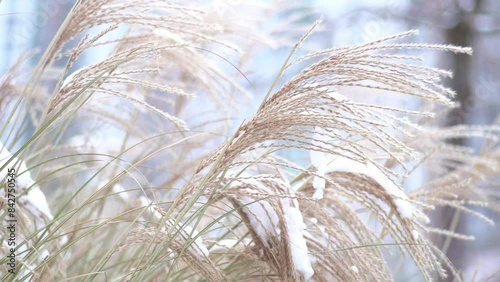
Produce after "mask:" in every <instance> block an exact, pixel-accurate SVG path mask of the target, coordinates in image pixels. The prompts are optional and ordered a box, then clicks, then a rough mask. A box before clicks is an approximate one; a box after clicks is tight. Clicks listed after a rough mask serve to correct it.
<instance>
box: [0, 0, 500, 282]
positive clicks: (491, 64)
mask: <svg viewBox="0 0 500 282" xmlns="http://www.w3.org/2000/svg"><path fill="white" fill-rule="evenodd" d="M200 2H204V3H205V4H207V3H209V2H208V1H200ZM240 2H241V1H238V0H236V1H226V3H224V5H233V6H237V5H239V4H240ZM73 3H74V1H72V0H23V1H10V0H3V1H0V38H1V40H0V62H1V64H0V73H3V72H4V71H5V70H6V69H7V68H8V67H9V66H10V65H12V64H14V63H15V62H16V60H17V58H18V57H19V56H20V55H21V54H22V52H23V51H25V50H28V49H34V48H38V49H39V50H41V51H43V50H44V48H45V47H46V46H47V45H48V44H49V42H50V40H51V38H52V37H53V35H54V34H55V33H56V31H57V29H58V27H59V25H60V24H61V22H62V21H63V20H64V18H65V16H66V14H67V12H68V11H69V9H70V8H71V7H72V5H73ZM287 4H288V3H286V2H283V3H282V5H287ZM294 5H296V6H297V7H296V8H295V9H303V10H304V11H305V12H306V13H307V15H308V16H307V17H305V18H304V19H303V20H302V21H303V24H304V25H305V26H310V25H311V24H312V23H313V22H314V21H315V20H316V19H318V18H319V17H321V16H322V17H323V19H324V21H323V24H322V25H321V28H320V30H319V31H318V32H317V33H315V34H314V35H313V36H311V38H309V39H308V41H309V45H308V46H310V47H314V48H316V49H319V48H331V47H339V46H344V45H349V44H357V43H363V42H367V41H371V40H375V39H380V38H383V37H387V36H390V35H393V34H395V33H399V32H403V31H406V30H409V29H418V30H419V35H418V36H416V37H413V38H412V40H413V41H414V42H426V43H436V44H454V45H459V46H471V47H473V49H474V55H473V56H472V57H470V56H466V55H456V54H452V53H437V52H428V53H426V52H425V51H423V52H422V53H420V54H419V55H421V56H422V57H424V59H425V61H426V64H428V65H432V66H436V67H440V68H443V69H448V70H451V71H453V73H454V77H453V79H451V80H447V81H446V82H445V83H447V84H448V85H447V86H448V87H450V88H453V89H454V90H455V91H456V92H457V94H458V95H457V100H458V101H460V103H461V106H460V107H458V108H456V109H455V110H453V111H452V112H451V113H450V114H448V115H447V117H446V118H445V119H443V120H442V124H443V125H456V124H463V123H465V124H471V125H479V124H491V123H493V122H494V121H495V119H496V118H497V116H498V114H499V113H500V110H499V109H500V93H499V91H500V90H499V86H500V75H499V74H500V65H499V64H498V61H499V57H500V52H498V48H499V46H500V1H498V0H440V1H435V0H412V1H410V0H369V1H368V0H364V1H347V0H335V1H327V0H324V1H320V0H315V1H301V2H300V3H294ZM241 12H242V13H244V12H245V11H241ZM292 28H293V26H292ZM302 32H303V31H302V30H301V31H300V32H298V34H301V33H302ZM297 39H298V38H297ZM496 44H499V45H498V46H497V45H496ZM289 51H290V48H289V47H288V48H268V49H264V50H260V51H259V52H258V53H257V55H256V56H255V59H254V60H253V61H252V62H250V63H249V64H250V66H251V67H249V68H250V69H253V71H252V72H248V73H246V72H245V74H246V75H248V77H249V80H250V81H251V82H252V84H253V85H254V86H255V88H256V89H257V91H255V92H256V94H255V96H256V97H255V98H254V99H253V101H254V102H255V103H257V104H258V102H259V101H260V99H259V97H261V95H263V94H261V93H265V90H266V89H267V87H268V86H269V85H270V84H271V83H272V81H273V79H274V75H275V74H276V72H277V71H278V70H279V67H280V66H281V64H282V63H283V61H284V59H285V57H286V56H287V54H288V53H289ZM100 56H102V54H99V52H98V51H96V52H95V53H92V54H86V57H85V59H86V60H88V62H85V61H79V62H78V63H79V64H83V65H85V64H86V63H89V62H94V61H95V59H96V57H100ZM36 58H37V57H36V56H35V57H33V59H32V63H33V64H35V63H36ZM75 67H78V66H75ZM0 95H1V93H0ZM254 112H255V108H252V107H246V108H244V109H243V111H242V115H251V114H252V113H254ZM242 118H243V117H242ZM454 142H456V143H457V144H460V143H461V144H464V142H473V141H469V140H454ZM468 145H471V146H476V147H477V146H478V145H479V144H474V143H470V144H468ZM499 182H500V179H499ZM497 193H498V192H497ZM481 212H483V213H485V215H487V216H488V217H490V218H492V219H494V221H495V222H498V219H499V216H498V215H496V214H494V213H492V212H488V211H484V210H482V211H481ZM432 216H433V217H434V219H435V222H436V226H435V227H438V228H444V229H446V228H449V227H450V224H452V222H453V220H452V219H453V217H454V216H455V217H456V216H457V215H456V214H455V213H454V210H450V209H442V210H436V211H435V212H434V214H433V215H432ZM459 217H460V221H458V222H459V223H458V225H457V226H456V231H457V232H459V233H465V234H471V235H474V236H475V237H476V240H475V241H457V240H452V241H451V244H449V247H448V248H447V255H448V257H449V258H450V259H451V261H452V262H453V263H454V264H455V265H456V266H457V267H458V268H459V269H463V270H464V271H465V274H464V276H465V278H466V279H470V280H471V281H472V280H474V281H476V280H479V281H481V280H486V279H488V278H491V279H493V280H492V281H500V276H499V274H498V272H499V271H500V267H499V266H500V227H499V226H498V225H496V226H494V227H491V226H488V225H487V224H485V223H484V222H482V221H479V220H477V219H475V218H473V217H471V216H469V215H459ZM436 240H437V239H436ZM443 244H445V242H442V241H438V242H437V246H438V247H441V246H442V245H443ZM495 273H496V278H495ZM495 279H498V280H495ZM466 281H467V280H466Z"/></svg>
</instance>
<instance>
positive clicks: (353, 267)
mask: <svg viewBox="0 0 500 282" xmlns="http://www.w3.org/2000/svg"><path fill="white" fill-rule="evenodd" d="M351 270H352V272H354V273H359V269H358V267H357V266H355V265H353V266H351Z"/></svg>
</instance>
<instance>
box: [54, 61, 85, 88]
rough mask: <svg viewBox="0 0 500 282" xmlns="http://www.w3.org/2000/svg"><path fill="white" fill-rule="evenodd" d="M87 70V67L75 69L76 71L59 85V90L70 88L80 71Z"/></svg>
mask: <svg viewBox="0 0 500 282" xmlns="http://www.w3.org/2000/svg"><path fill="white" fill-rule="evenodd" d="M87 68H88V66H86V67H82V68H79V69H77V70H76V71H74V72H72V73H70V74H69V75H68V76H67V77H66V78H65V79H64V81H63V83H62V84H61V88H60V89H63V88H65V87H66V86H70V85H72V84H73V79H74V78H75V76H76V75H77V74H79V73H81V72H82V71H84V70H86V69H87Z"/></svg>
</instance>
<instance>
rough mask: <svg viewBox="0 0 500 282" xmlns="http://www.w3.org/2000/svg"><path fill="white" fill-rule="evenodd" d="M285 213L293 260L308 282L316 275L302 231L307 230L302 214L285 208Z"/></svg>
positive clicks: (287, 207)
mask: <svg viewBox="0 0 500 282" xmlns="http://www.w3.org/2000/svg"><path fill="white" fill-rule="evenodd" d="M283 210H284V213H285V221H286V226H287V231H288V236H289V238H290V249H291V252H292V260H293V264H294V265H295V268H296V269H297V271H298V272H299V273H301V274H302V275H303V276H304V278H305V279H306V280H308V279H310V278H311V277H312V276H313V275H314V270H313V269H312V266H311V261H310V259H309V256H308V250H307V245H306V240H305V239H304V235H303V233H302V231H303V230H304V229H305V224H304V219H303V218H302V213H301V212H300V210H299V209H298V208H296V207H291V206H286V205H284V206H283Z"/></svg>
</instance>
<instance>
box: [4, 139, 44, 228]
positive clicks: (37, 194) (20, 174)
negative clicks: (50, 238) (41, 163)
mask: <svg viewBox="0 0 500 282" xmlns="http://www.w3.org/2000/svg"><path fill="white" fill-rule="evenodd" d="M11 157H12V154H11V153H10V152H9V151H8V150H7V148H5V147H4V145H3V144H2V143H1V142H0V166H3V165H4V164H5V163H7V161H8V160H9V159H10V158H11ZM10 167H15V168H18V169H16V175H17V177H16V184H17V186H18V187H19V188H20V191H23V192H24V190H27V193H26V194H25V195H23V196H21V200H23V201H26V209H28V210H29V211H30V212H31V213H33V214H39V213H40V212H41V213H42V214H44V215H45V216H46V217H47V218H49V219H50V220H52V219H53V218H54V217H53V216H52V213H51V212H50V209H49V205H48V203H47V199H46V198H45V194H43V192H42V190H40V188H39V187H38V185H34V184H35V181H33V179H32V178H31V174H30V172H29V171H28V168H27V167H26V163H25V162H24V161H21V162H20V164H19V160H18V159H17V158H14V159H13V160H12V161H11V162H10ZM7 171H8V169H4V170H2V171H0V181H1V180H3V179H4V178H5V177H6V176H7ZM1 191H4V190H3V189H1ZM18 193H19V191H18Z"/></svg>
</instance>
